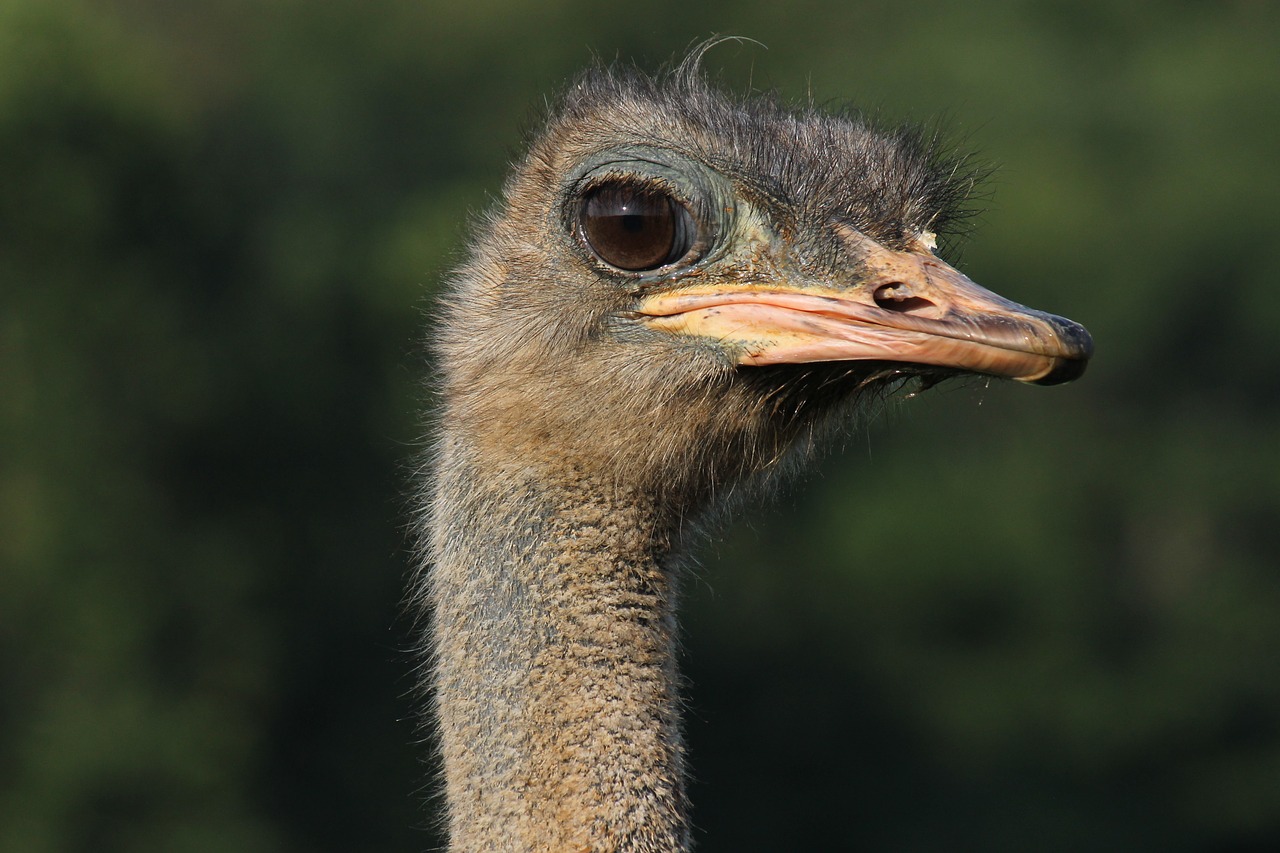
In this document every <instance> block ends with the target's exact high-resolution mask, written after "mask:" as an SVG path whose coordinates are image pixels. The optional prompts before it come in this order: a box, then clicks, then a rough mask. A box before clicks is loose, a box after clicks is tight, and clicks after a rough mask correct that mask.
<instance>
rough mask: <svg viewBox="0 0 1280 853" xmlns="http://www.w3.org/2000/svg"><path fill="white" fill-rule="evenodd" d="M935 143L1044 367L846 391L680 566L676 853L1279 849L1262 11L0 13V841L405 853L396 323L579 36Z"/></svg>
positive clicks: (1278, 429) (431, 835)
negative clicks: (1084, 368)
mask: <svg viewBox="0 0 1280 853" xmlns="http://www.w3.org/2000/svg"><path fill="white" fill-rule="evenodd" d="M711 33H735V34H741V35H745V36H751V37H754V38H757V39H760V40H762V41H763V42H764V43H765V46H759V45H753V44H746V43H743V44H726V45H722V46H720V47H718V48H716V49H715V50H713V51H712V52H711V53H710V54H709V55H708V57H707V60H706V65H707V67H708V69H709V71H710V72H711V73H712V75H713V76H716V77H718V78H720V79H721V80H722V81H723V82H724V85H726V86H727V87H729V88H732V89H734V90H737V91H740V92H741V91H748V90H773V89H776V90H777V91H779V92H780V93H781V94H782V95H783V96H784V97H786V98H790V99H805V98H808V97H810V96H812V97H813V98H814V99H815V100H817V101H819V102H824V101H831V102H834V103H841V102H843V101H845V100H846V99H847V100H850V101H852V102H854V103H857V104H860V105H862V106H865V107H867V108H870V109H872V110H875V111H878V112H879V113H880V114H881V115H883V116H884V117H886V118H887V119H889V120H894V121H898V120H929V119H932V118H933V117H936V116H939V115H942V116H945V122H946V125H947V126H948V127H949V128H950V132H951V134H952V136H953V137H954V138H955V139H956V141H957V143H958V144H960V145H962V146H964V147H966V148H969V149H972V150H975V151H977V152H978V154H979V156H980V158H982V159H983V160H984V161H986V162H989V163H991V164H992V165H993V166H995V167H996V169H997V171H996V174H995V177H994V178H993V179H992V181H991V183H990V184H989V186H988V190H989V198H987V200H986V206H987V212H986V213H985V215H984V216H983V217H982V218H981V220H980V223H979V228H978V230H977V233H976V234H975V236H974V237H973V238H972V239H970V240H969V241H968V242H967V243H966V246H965V248H964V251H963V255H962V256H961V257H959V261H958V262H959V264H960V265H961V267H962V268H963V269H964V270H965V271H966V272H968V273H969V274H970V275H971V276H973V277H974V278H975V279H976V280H978V281H979V282H981V283H983V284H985V285H987V286H989V287H991V288H993V289H995V290H997V291H999V292H1001V293H1004V294H1005V295H1008V296H1010V297H1013V298H1015V299H1017V300H1019V301H1022V302H1025V303H1028V304H1031V305H1034V306H1037V307H1040V308H1044V309H1047V310H1051V311H1055V312H1057V313H1061V314H1065V315H1067V316H1070V317H1072V318H1074V319H1077V320H1080V321H1081V322H1083V323H1085V324H1086V325H1087V326H1088V327H1089V328H1090V329H1091V330H1092V331H1093V332H1094V335H1095V338H1096V340H1097V343H1098V354H1097V358H1096V362H1095V364H1094V365H1093V366H1092V367H1091V368H1090V371H1089V373H1088V374H1087V375H1086V376H1085V377H1084V379H1083V380H1082V381H1081V382H1079V383H1077V384H1075V385H1071V386H1066V387H1062V388H1054V389H1048V390H1044V389H1033V388H1025V387H1015V386H1013V385H1012V384H1009V383H998V382H986V381H969V382H962V383H953V384H951V385H948V386H945V387H943V388H939V389H935V390H932V391H930V392H928V393H927V394H924V395H921V396H919V397H917V398H914V399H910V400H906V401H904V402H902V403H901V404H900V405H895V406H893V407H891V408H890V409H889V410H888V411H887V412H885V413H883V414H882V416H881V417H880V418H878V419H877V420H876V421H875V422H874V423H872V424H870V425H869V426H868V427H867V428H866V429H865V430H863V431H861V432H860V433H858V434H857V435H856V436H855V437H854V438H852V439H851V440H850V441H849V443H848V446H847V447H846V448H844V450H843V452H841V453H839V454H837V455H836V457H835V458H833V459H831V460H830V461H829V462H828V464H826V465H824V466H823V469H822V473H821V474H820V475H819V476H818V477H816V478H813V479H812V480H811V481H810V482H808V483H807V484H805V485H804V486H803V487H801V488H797V489H795V490H794V491H793V492H792V493H790V494H788V495H787V496H785V497H784V498H783V500H782V501H780V503H779V505H778V506H776V507H773V508H771V509H768V510H761V511H758V512H756V513H755V514H754V515H753V516H752V517H751V518H750V519H748V520H746V521H745V522H744V523H742V524H739V525H738V526H736V527H734V528H732V529H731V530H729V531H727V532H726V534H725V537H724V538H723V539H722V540H721V542H720V543H719V544H717V545H715V546H714V547H712V548H710V549H708V552H707V554H706V558H705V560H704V563H703V566H702V568H701V570H700V571H699V573H698V576H697V578H696V579H694V580H693V581H692V582H691V583H690V587H689V600H688V602H687V606H686V610H685V616H686V619H685V624H686V626H687V633H686V647H687V649H686V669H687V672H688V674H689V677H690V681H691V687H690V693H689V712H688V727H689V740H690V744H691V750H692V762H693V766H694V770H695V781H694V784H693V798H694V801H695V804H696V812H695V819H696V822H697V825H698V832H699V849H700V850H703V851H707V853H712V851H788V850H848V849H867V850H891V851H899V850H901V851H907V850H912V851H914V850H919V851H935V850H983V851H1022V850H1042V851H1055V850H1061V851H1080V850H1090V851H1248V850H1273V849H1280V347H1278V346H1277V341H1278V340H1280V264H1278V263H1277V244H1278V243H1280V241H1278V240H1277V237H1276V230H1277V225H1280V221H1278V220H1277V216H1276V206H1277V199H1280V179H1278V175H1280V170H1278V168H1277V153H1278V150H1280V7H1278V6H1277V4H1275V3H1272V2H1267V0H1234V2H1163V3H1157V2H1116V0H1084V1H1083V2H1065V0H1046V1H1045V2H1029V0H1022V2H1017V1H1016V0H998V1H997V2H989V3H981V4H967V5H964V4H946V3H942V2H938V1H937V0H916V2H913V3H910V4H903V3H898V2H887V1H886V0H867V2H846V0H832V1H831V2H817V1H816V0H812V1H811V2H798V3H792V4H787V5H785V6H784V5H783V4H777V3H754V2H741V0H738V2H709V3H702V4H694V3H689V2H687V0H685V1H684V2H676V0H650V2H646V3H641V4H608V5H607V6H606V5H605V4H598V3H590V2H585V0H557V2H548V3H541V4H521V3H517V2H508V0H471V2H467V3H461V2H449V3H445V2H436V1H435V0H427V1H426V2H422V0H415V1H414V2H410V0H327V2H324V3H304V2H300V0H274V1H273V2H267V3H262V2H249V0H203V2H200V3H173V2H167V0H2V2H0V561H2V565H0V850H4V851H14V853H43V851H131V853H132V852H133V851H138V852H139V853H145V851H157V852H158V851H180V852H181V851H365V850H369V851H391V850H397V851H409V850H428V849H432V848H433V847H435V846H436V845H437V844H438V843H439V838H438V836H437V834H436V831H435V828H434V818H433V816H432V815H433V809H434V808H435V806H434V805H433V803H432V802H431V801H430V793H431V791H432V790H433V786H432V784H431V781H430V779H431V772H432V768H431V761H430V749H429V745H428V744H425V743H423V742H421V737H422V736H421V734H420V732H419V731H418V730H417V728H416V726H415V723H414V715H415V708H414V702H413V701H412V700H411V699H410V698H409V696H408V694H409V692H410V690H411V687H412V674H411V673H412V669H413V666H414V662H413V658H412V655H411V654H410V653H409V652H408V651H407V650H408V649H409V648H410V646H411V645H412V636H411V620H410V619H409V618H407V617H406V615H405V614H404V613H403V612H402V607H401V590H402V587H403V583H404V580H405V576H406V573H407V570H408V569H407V558H406V552H407V546H406V537H405V527H406V524H407V518H408V510H407V500H406V497H405V496H406V494H407V492H408V486H407V482H408V478H409V474H410V472H411V470H412V467H413V466H412V456H413V454H414V452H415V450H416V448H417V446H418V444H419V439H420V426H419V424H420V411H419V410H420V407H421V400H422V399H423V395H422V392H421V384H422V381H423V378H424V377H429V375H430V365H429V364H428V363H427V362H426V360H425V356H424V355H423V354H422V347H421V338H422V335H423V331H422V330H423V329H424V327H425V321H424V316H425V313H426V312H427V311H428V310H429V306H430V303H431V298H432V294H433V292H434V291H435V289H436V287H437V284H438V282H439V280H440V277H441V275H442V273H443V272H444V271H445V270H447V269H448V267H449V266H450V265H451V264H453V263H455V262H456V261H457V260H458V258H459V252H460V246H461V245H462V244H463V241H464V239H465V236H466V233H467V225H466V223H467V221H468V219H469V217H472V216H473V215H474V214H475V213H476V212H477V211H479V210H482V209H483V208H484V207H485V206H486V205H487V204H488V203H489V201H490V200H491V199H492V197H493V195H494V193H495V192H496V190H497V188H498V186H499V184H500V181H501V178H502V175H503V173H504V171H505V168H506V164H507V163H508V162H509V161H510V160H511V159H512V158H513V157H514V156H515V155H516V154H517V153H518V150H519V144H520V139H521V128H523V127H528V126H529V125H530V123H532V122H534V121H536V116H537V113H538V110H539V109H540V107H541V105H542V104H543V103H544V99H545V98H547V97H548V96H549V95H550V94H551V93H553V92H554V91H555V90H556V88H557V87H558V86H559V85H561V83H562V81H563V80H564V79H565V78H566V77H567V76H569V75H570V74H571V73H572V72H573V71H574V70H576V69H578V68H580V67H582V66H583V65H585V64H587V63H588V62H590V61H591V59H592V56H593V55H599V56H602V57H604V58H606V59H612V58H614V57H620V58H622V59H623V60H626V61H630V60H635V61H636V62H638V63H639V64H641V65H643V66H645V67H649V68H653V67H656V66H658V65H659V64H660V63H662V62H664V61H666V60H669V59H670V58H671V57H672V56H673V55H678V54H680V53H682V52H684V51H685V50H686V49H687V48H688V47H689V45H690V44H691V43H693V42H694V41H695V40H699V39H702V38H705V37H706V36H708V35H709V34H711Z"/></svg>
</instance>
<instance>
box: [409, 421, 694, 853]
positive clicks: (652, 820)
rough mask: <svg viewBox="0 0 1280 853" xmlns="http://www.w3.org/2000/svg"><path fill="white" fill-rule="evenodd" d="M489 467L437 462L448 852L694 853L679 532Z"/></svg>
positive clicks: (618, 500)
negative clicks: (680, 650) (681, 671)
mask: <svg viewBox="0 0 1280 853" xmlns="http://www.w3.org/2000/svg"><path fill="white" fill-rule="evenodd" d="M482 459H483V456H482V454H480V453H479V452H477V451H476V450H475V449H474V448H472V447H468V446H467V445H466V444H465V443H454V444H451V445H447V446H446V447H444V448H443V449H442V452H441V455H440V458H439V462H438V465H437V469H436V478H435V481H434V483H433V489H434V491H433V493H432V494H431V495H430V500H431V504H432V506H431V518H430V522H429V524H430V527H429V530H428V531H427V541H428V550H429V554H428V558H429V560H430V562H431V568H430V569H429V574H428V577H427V579H426V594H427V597H428V601H429V604H430V606H431V608H432V610H433V622H432V634H431V648H432V653H433V658H434V660H433V662H434V690H435V701H436V708H437V717H438V724H439V732H440V736H441V741H442V749H443V755H444V764H445V781H446V796H447V800H448V806H449V829H450V837H451V848H450V849H452V850H455V851H473V850H504V851H508V850H511V851H514V850H529V851H532V850H556V851H560V850H572V851H597V850H599V851H604V850H610V851H637V852H638V853H639V851H681V850H687V849H688V847H689V826H688V817H687V807H686V801H685V792H684V752H683V745H682V741H681V733H680V719H679V700H678V695H677V692H678V674H677V671H676V654H675V647H676V624H675V607H676V593H677V578H676V577H675V576H674V575H675V569H674V564H675V557H674V556H673V553H672V550H673V549H672V543H673V541H674V537H675V536H676V525H675V523H674V520H673V519H671V518H667V517H664V516H665V515H667V514H666V513H664V512H662V511H661V510H659V509H658V508H657V507H656V506H655V505H654V502H653V501H652V500H651V499H646V498H645V497H644V496H643V495H639V494H635V493H630V492H628V491H626V490H625V489H624V488H623V487H622V486H620V485H619V484H617V483H616V482H613V481H608V482H605V481H602V480H601V479H600V478H598V477H593V476H591V475H589V474H584V473H582V472H580V471H576V470H573V469H572V467H570V466H566V467H565V468H563V469H560V470H556V471H551V472H548V471H547V470H545V469H544V470H539V471H532V470H529V469H527V468H526V469H520V468H519V467H515V466H513V467H512V468H510V469H508V470H503V471H495V470H492V467H491V463H490V466H489V467H486V465H485V464H484V462H483V461H482Z"/></svg>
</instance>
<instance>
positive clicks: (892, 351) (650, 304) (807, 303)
mask: <svg viewBox="0 0 1280 853" xmlns="http://www.w3.org/2000/svg"><path fill="white" fill-rule="evenodd" d="M867 244H870V245H867ZM860 248H861V251H860V253H859V255H858V257H857V267H858V273H859V275H858V279H859V283H858V284H857V285H856V286H854V287H850V288H847V289H835V288H831V287H828V286H818V287H813V286H804V287H789V286H781V287H780V286H764V285H756V284H753V285H732V286H724V287H711V288H707V287H695V288H687V289H682V290H678V291H668V292H665V293H658V294H654V295H652V296H649V297H647V298H646V299H644V300H643V302H642V303H641V305H640V308H639V311H640V313H641V314H642V315H644V316H645V317H646V318H647V322H648V325H650V326H651V327H653V328H657V329H665V330H667V331H670V332H674V333H679V334H684V335H691V336H697V337H703V338H712V339H715V340H718V341H720V342H721V344H722V345H723V346H724V347H725V348H726V350H727V351H729V352H730V353H732V354H733V355H734V357H735V358H736V360H737V363H738V364H742V365H766V364H802V363H808V362H819V361H891V362H901V363H906V364H915V365H928V366H934V367H945V368H952V369H955V370H961V371H967V372H972V373H983V374H989V375H992V376H1004V377H1009V378H1012V379H1017V380H1020V381H1022V382H1030V383H1034V384H1037V385H1056V384H1059V383H1062V382H1069V381H1070V380H1072V379H1075V378H1077V377H1078V376H1080V375H1081V374H1082V373H1083V372H1084V369H1085V366H1086V364H1087V363H1088V360H1089V357H1090V356H1091V355H1092V354H1093V340H1092V339H1091V338H1090V336H1089V333H1088V332H1087V331H1086V330H1085V328H1084V327H1083V326H1081V325H1080V324H1078V323H1074V322H1072V321H1071V320H1067V319H1065V318H1063V317H1057V316H1054V315H1053V314H1046V313H1043V312H1041V311H1035V310H1032V309H1030V308H1026V307H1024V306H1022V305H1019V304H1017V303H1016V302H1011V301H1009V300H1007V299H1004V298H1003V297H1001V296H998V295H996V294H994V293H992V292H990V291H988V290H985V289H984V288H982V287H979V286H978V285H976V284H974V283H973V282H972V281H971V280H969V279H968V278H967V277H966V276H964V275H963V274H962V273H960V272H959V271H958V270H956V269H955V268H953V267H951V266H949V265H947V264H945V263H943V262H942V261H940V260H939V259H938V258H936V257H935V256H933V255H932V254H927V253H924V252H915V251H910V252H898V251H893V250H890V249H886V248H884V247H882V246H880V245H879V244H874V243H871V242H870V241H869V240H868V241H866V242H865V243H864V244H862V246H861V247H860Z"/></svg>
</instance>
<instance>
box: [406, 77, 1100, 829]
mask: <svg viewBox="0 0 1280 853" xmlns="http://www.w3.org/2000/svg"><path fill="white" fill-rule="evenodd" d="M972 184H973V174H972V171H971V170H968V169H966V167H965V161H964V160H963V158H960V159H956V158H951V157H948V156H947V155H945V154H944V153H943V152H941V151H940V150H939V148H938V146H937V145H936V143H935V141H934V140H933V139H931V138H929V137H928V136H927V135H924V134H921V133H919V132H916V131H912V130H904V129H897V130H892V129H890V130H884V129H878V128H876V127H874V126H872V125H871V124H870V123H868V122H866V121H864V120H862V119H860V118H857V117H850V116H832V115H827V114H824V113H821V112H819V111H817V110H815V109H813V108H811V107H808V108H793V107H789V106H786V105H784V104H781V103H779V102H778V101H777V100H775V99H772V98H764V97H747V98H734V97H729V96H726V95H724V94H722V93H720V92H718V91H717V90H715V89H714V88H713V87H711V86H710V85H709V84H708V83H707V82H706V80H705V78H704V76H703V74H702V73H701V71H700V70H699V68H698V57H697V56H694V57H692V58H691V59H689V60H686V61H685V62H684V63H682V64H680V65H679V66H677V67H675V68H674V69H671V70H669V71H667V72H665V73H664V74H660V75H658V76H648V75H646V74H644V73H642V72H639V71H636V70H634V69H627V68H596V69H594V70H591V71H588V72H586V73H585V74H584V75H582V76H581V77H579V78H578V79H577V80H576V81H574V82H573V83H572V84H571V85H570V86H569V87H568V88H567V90H566V91H565V93H564V94H563V96H562V97H561V99H560V101H559V104H558V106H556V107H555V108H554V109H553V111H552V114H551V115H550V117H549V118H548V120H547V121H546V123H545V126H544V127H543V128H542V130H541V131H539V132H538V133H537V134H536V135H535V136H534V137H533V138H532V140H531V142H530V146H529V151H528V153H527V155H526V156H525V157H524V158H523V160H521V161H520V162H519V163H518V164H517V165H516V167H515V169H514V173H513V174H512V175H511V177H510V178H509V179H508V181H507V182H506V185H505V187H504V190H503V193H502V198H501V201H500V202H499V203H498V205H497V208H496V210H495V211H493V212H492V213H491V214H490V215H489V216H488V217H487V218H486V219H485V220H484V221H483V222H482V223H480V225H479V227H478V228H477V232H478V233H477V235H476V237H475V239H474V242H473V244H472V246H471V251H470V256H469V259H468V260H467V261H466V262H465V263H464V264H463V265H462V267H461V268H460V269H459V270H458V271H457V272H456V273H455V274H454V275H453V276H452V278H451V280H450V282H449V285H448V288H447V289H446V291H445V293H444V295H443V297H442V299H441V308H440V318H439V323H438V329H437V330H436V343H435V352H436V358H437V365H438V372H439V375H438V377H437V378H436V380H435V382H436V383H437V389H436V390H437V393H438V395H439V400H440V406H439V412H438V415H437V419H436V421H435V424H434V435H433V438H432V442H431V453H430V459H429V461H428V463H427V465H426V466H425V469H426V476H425V478H424V483H423V489H422V495H423V497H422V512H421V521H420V534H421V542H422V547H421V551H422V566H423V568H422V571H421V574H420V578H419V580H418V582H417V586H416V589H417V594H416V598H415V602H416V606H418V607H420V608H421V609H422V610H423V611H424V612H429V613H430V622H429V629H428V631H427V638H426V642H425V648H426V653H427V657H428V666H426V667H425V671H426V672H427V673H428V674H427V676H426V677H425V679H424V681H425V682H426V683H425V684H424V688H425V689H426V691H427V692H428V693H429V695H430V696H431V701H432V703H433V706H434V707H433V710H434V719H435V724H436V727H437V729H438V735H439V739H440V744H441V751H442V754H443V765H444V789H445V790H444V795H445V801H446V804H447V823H448V832H449V837H450V845H451V846H450V849H452V850H455V851H478V850H504V851H506V850H519V851H533V850H546V851H635V852H636V853H647V852H648V851H683V850H688V849H689V848H690V844H691V841H690V825H689V811H688V804H687V802H686V795H685V782H684V779H685V753H684V747H683V744H682V739H681V721H680V700H679V683H680V679H679V675H678V672H677V665H676V645H677V627H676V605H677V598H678V593H679V587H680V578H681V572H682V565H684V564H685V563H686V561H687V556H686V555H687V554H688V552H689V550H690V547H691V546H692V545H693V544H696V541H697V540H698V539H699V537H700V536H701V535H703V533H704V532H705V531H706V530H707V529H708V528H710V527H713V526H714V524H715V522H716V520H717V519H720V518H722V517H723V516H724V515H725V514H726V513H727V512H729V511H731V510H732V509H733V508H734V507H736V506H738V505H740V504H741V503H742V502H743V501H746V500H750V499H752V498H753V497H758V496H760V495H761V494H762V493H765V492H767V491H768V490H769V489H770V488H771V487H772V486H774V485H775V484H776V483H777V482H779V481H780V480H781V479H783V478H785V477H786V476H787V475H789V474H792V473H794V472H796V471H797V470H799V469H800V468H802V467H803V466H804V465H805V464H806V463H807V462H809V461H811V460H812V459H813V458H814V456H815V451H817V450H819V449H820V448H821V447H822V446H823V445H824V444H825V443H828V440H829V439H830V438H831V436H832V435H833V434H834V433H837V432H838V431H839V430H840V429H841V428H842V427H843V426H846V425H847V424H848V423H849V422H850V419H851V415H852V414H853V412H854V411H855V410H856V409H857V406H858V403H859V401H860V400H861V399H864V398H866V397H867V395H880V396H883V395H884V394H887V393H890V392H892V391H893V390H894V389H897V388H900V387H902V386H903V385H904V384H906V383H908V382H912V381H916V382H919V383H920V384H921V385H923V386H927V385H930V384H933V383H934V382H936V381H938V380H940V379H944V378H946V377H948V376H953V375H956V374H960V373H980V374H987V375H991V376H1000V377H1008V378H1013V379H1017V380H1021V381H1023V382H1028V383H1033V384H1041V385H1052V384H1056V383H1060V382H1066V381H1068V380H1071V379H1074V378H1075V377H1077V376H1079V375H1080V374H1081V372H1082V371H1083V370H1084V366H1085V364H1086V362H1087V360H1088V358H1089V356H1090V354H1091V351H1092V343H1091V341H1090V338H1089V335H1088V333H1087V332H1086V331H1085V330H1084V328H1082V327H1081V326H1079V325H1077V324H1075V323H1073V322H1071V321H1069V320H1065V319H1063V318H1060V317H1056V316H1053V315H1050V314H1044V313H1041V312H1037V311H1033V310H1030V309H1028V308H1025V307H1023V306H1021V305H1018V304H1016V303H1013V302H1010V301H1008V300H1006V299H1003V298H1001V297H999V296H996V295H995V294H993V293H990V292H988V291H986V290H983V289H982V288H980V287H978V286H977V285H976V284H974V283H973V282H972V281H970V280H969V279H968V278H966V277H965V276H964V275H962V274H961V273H960V272H958V271H957V270H956V269H954V268H953V267H951V266H949V265H948V264H946V263H945V262H943V261H942V260H941V259H940V258H939V257H938V256H937V255H936V254H935V249H936V246H937V243H936V237H935V235H937V234H947V233H951V232H954V231H955V230H956V225H957V222H958V220H959V219H960V218H961V217H963V215H964V213H965V202H966V198H967V197H968V196H969V194H970V191H971V186H972Z"/></svg>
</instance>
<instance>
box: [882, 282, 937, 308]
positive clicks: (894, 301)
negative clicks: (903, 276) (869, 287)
mask: <svg viewBox="0 0 1280 853" xmlns="http://www.w3.org/2000/svg"><path fill="white" fill-rule="evenodd" d="M871 298H872V299H874V300H875V301H876V305H878V306H880V307H881V308H883V309H884V310H886V311H897V312H899V313H901V314H920V313H924V312H930V313H934V312H936V310H937V306H936V305H934V304H933V303H932V302H930V301H929V300H928V299H925V298H924V297H922V296H914V295H912V293H911V288H910V287H908V286H907V285H905V284H903V283H902V282H893V283H891V284H882V285H880V286H879V287H877V288H876V289H875V292H874V293H873V294H871Z"/></svg>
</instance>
